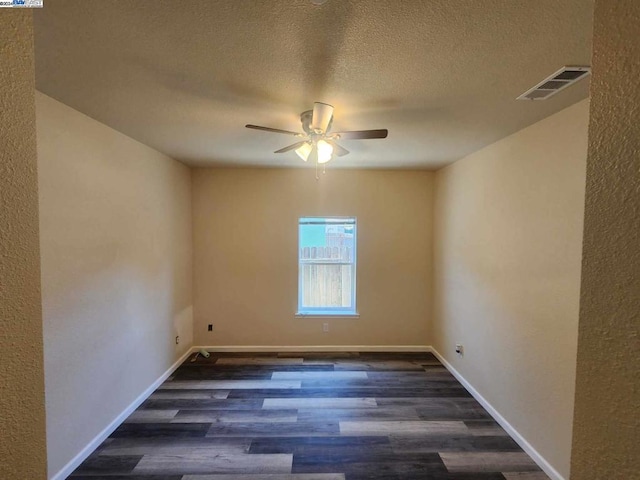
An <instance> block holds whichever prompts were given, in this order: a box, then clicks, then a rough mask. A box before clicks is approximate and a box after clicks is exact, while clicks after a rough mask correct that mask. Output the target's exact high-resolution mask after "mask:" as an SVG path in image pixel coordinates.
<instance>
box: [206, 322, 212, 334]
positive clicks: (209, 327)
mask: <svg viewBox="0 0 640 480" xmlns="http://www.w3.org/2000/svg"><path fill="white" fill-rule="evenodd" d="M207 331H208V332H213V323H210V324H209V326H207Z"/></svg>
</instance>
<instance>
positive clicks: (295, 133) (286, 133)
mask: <svg viewBox="0 0 640 480" xmlns="http://www.w3.org/2000/svg"><path fill="white" fill-rule="evenodd" d="M245 127H247V128H253V129H254V130H262V131H264V132H273V133H284V134H285V135H293V136H294V137H303V136H304V134H302V133H297V132H290V131H289V130H280V129H279V128H271V127H261V126H260V125H245Z"/></svg>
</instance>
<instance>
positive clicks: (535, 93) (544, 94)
mask: <svg viewBox="0 0 640 480" xmlns="http://www.w3.org/2000/svg"><path fill="white" fill-rule="evenodd" d="M590 73H591V67H562V68H561V69H560V70H558V71H557V72H556V73H554V74H553V75H550V76H549V77H547V78H545V79H544V80H542V81H541V82H540V83H539V84H537V85H536V86H535V87H533V88H530V89H529V90H527V91H526V92H524V93H523V94H522V95H520V96H519V97H518V100H546V99H547V98H549V97H552V96H553V95H555V94H556V93H558V92H559V91H560V90H564V89H565V88H567V87H568V86H569V85H573V84H574V83H576V82H577V81H578V80H582V79H583V78H585V77H586V76H587V75H589V74H590Z"/></svg>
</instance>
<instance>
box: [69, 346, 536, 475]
mask: <svg viewBox="0 0 640 480" xmlns="http://www.w3.org/2000/svg"><path fill="white" fill-rule="evenodd" d="M69 478H71V479H73V480H82V479H85V480H238V479H247V480H360V479H374V480H376V479H377V480H386V479H389V480H390V479H406V480H412V479H416V480H417V479H420V480H514V479H523V480H524V479H527V480H528V479H531V480H544V479H547V478H548V477H547V476H546V475H545V474H544V473H542V472H541V471H540V469H539V468H538V467H537V465H536V464H535V463H534V462H533V461H532V460H531V459H530V458H529V457H528V456H527V455H526V454H525V453H524V452H523V451H522V450H521V449H520V447H519V446H518V445H517V444H516V443H515V442H514V441H513V440H512V439H511V438H510V437H509V436H508V435H507V434H506V432H505V431H504V430H503V429H502V428H501V427H500V426H499V425H498V424H497V423H496V422H495V421H494V420H493V419H492V418H491V416H489V414H488V413H487V412H486V411H485V410H484V409H483V408H482V406H481V405H480V404H478V402H476V400H475V399H473V397H471V395H470V394H469V393H468V392H467V391H466V390H465V389H464V388H463V387H462V385H460V383H459V382H458V381H457V380H456V379H455V378H454V377H453V376H452V375H451V374H450V373H449V372H448V371H447V370H446V369H445V368H444V367H443V366H442V365H441V364H440V363H439V362H438V360H437V359H436V358H435V357H434V356H433V355H432V354H429V353H422V354H399V353H355V352H347V353H326V354H323V353H304V352H300V353H281V354H275V353H262V354H261V353H256V354H247V353H242V354H233V353H224V354H223V353H212V354H211V357H210V358H208V359H205V358H203V357H201V356H199V358H198V359H197V360H196V361H195V362H190V361H189V360H187V361H186V362H185V363H184V364H183V365H182V366H181V367H180V368H179V369H178V370H176V372H175V373H174V374H173V375H172V376H171V378H169V380H167V381H166V382H165V383H164V384H163V385H161V386H160V388H158V390H156V391H155V392H154V393H153V394H152V395H151V396H150V397H149V398H148V399H147V400H146V401H145V402H144V403H143V404H142V405H141V406H140V408H138V409H137V410H136V411H135V412H134V413H133V414H132V415H131V416H130V417H129V418H128V419H127V420H126V421H125V422H124V423H123V424H122V425H121V426H120V427H118V429H116V431H114V432H113V434H112V435H111V436H110V437H109V438H108V439H107V440H105V441H104V442H103V443H102V445H100V447H98V448H97V449H96V451H95V452H94V453H93V454H92V455H91V456H90V457H89V458H87V460H86V461H85V462H84V463H83V464H82V465H80V466H79V467H78V468H77V469H76V471H75V472H73V474H72V475H71V476H70V477H69Z"/></svg>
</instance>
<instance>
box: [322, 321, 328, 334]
mask: <svg viewBox="0 0 640 480" xmlns="http://www.w3.org/2000/svg"><path fill="white" fill-rule="evenodd" d="M322 331H323V332H324V333H327V332H328V331H329V324H328V323H323V324H322Z"/></svg>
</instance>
